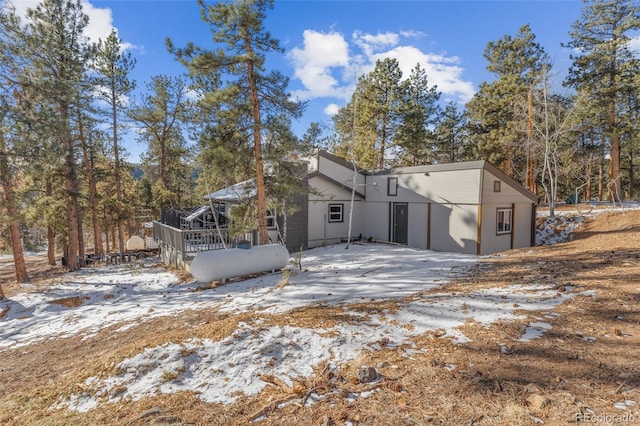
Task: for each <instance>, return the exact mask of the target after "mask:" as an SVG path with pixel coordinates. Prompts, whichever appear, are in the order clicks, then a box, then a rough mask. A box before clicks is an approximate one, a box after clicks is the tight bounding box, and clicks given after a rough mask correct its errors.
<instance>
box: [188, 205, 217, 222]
mask: <svg viewBox="0 0 640 426" xmlns="http://www.w3.org/2000/svg"><path fill="white" fill-rule="evenodd" d="M210 209H211V207H209V206H200V207H198V208H196V209H195V210H193V211H192V212H191V214H189V216H187V217H185V218H184V220H186V221H187V222H193V221H194V220H196V218H198V217H199V216H200V215H201V214H202V213H204V212H206V211H207V210H210Z"/></svg>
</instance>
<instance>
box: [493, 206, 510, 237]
mask: <svg viewBox="0 0 640 426" xmlns="http://www.w3.org/2000/svg"><path fill="white" fill-rule="evenodd" d="M512 217H513V211H512V210H511V209H498V215H497V219H498V221H497V233H498V234H509V233H511V221H512Z"/></svg>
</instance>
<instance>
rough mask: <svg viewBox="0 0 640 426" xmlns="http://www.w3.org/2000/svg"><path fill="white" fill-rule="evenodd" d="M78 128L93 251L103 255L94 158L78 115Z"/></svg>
mask: <svg viewBox="0 0 640 426" xmlns="http://www.w3.org/2000/svg"><path fill="white" fill-rule="evenodd" d="M78 115H80V114H78ZM78 130H79V135H80V142H81V144H82V159H83V163H84V170H85V175H86V177H87V185H88V187H89V209H90V211H91V225H92V227H93V253H94V254H96V255H98V256H102V255H103V254H104V248H103V247H102V229H101V228H100V220H99V218H98V197H97V189H96V180H95V178H94V176H93V159H92V156H90V155H89V148H88V146H87V140H86V138H85V134H84V127H83V125H82V120H81V119H80V117H78Z"/></svg>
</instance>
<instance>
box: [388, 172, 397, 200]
mask: <svg viewBox="0 0 640 426" xmlns="http://www.w3.org/2000/svg"><path fill="white" fill-rule="evenodd" d="M387 195H389V196H392V197H395V196H396V195H398V178H397V177H390V178H387Z"/></svg>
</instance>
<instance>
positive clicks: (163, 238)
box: [153, 221, 254, 267]
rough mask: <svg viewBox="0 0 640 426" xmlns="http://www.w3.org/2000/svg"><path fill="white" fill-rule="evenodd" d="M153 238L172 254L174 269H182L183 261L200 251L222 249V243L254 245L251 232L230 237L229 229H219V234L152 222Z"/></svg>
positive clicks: (231, 245)
mask: <svg viewBox="0 0 640 426" xmlns="http://www.w3.org/2000/svg"><path fill="white" fill-rule="evenodd" d="M153 236H154V237H155V238H156V239H157V240H158V241H159V242H160V247H161V248H164V249H165V250H168V251H171V252H172V256H170V257H171V258H172V260H171V262H170V264H172V266H176V267H182V266H181V265H183V264H184V262H185V261H188V260H191V259H193V258H194V257H195V255H196V254H198V253H199V252H201V251H208V250H220V249H223V248H224V245H223V243H222V242H223V241H224V243H225V244H226V246H227V247H235V245H236V243H237V242H238V241H241V240H246V241H249V242H250V243H251V244H252V245H253V243H254V235H253V233H251V232H250V233H247V234H244V235H242V236H236V237H232V236H231V234H230V232H229V229H220V233H218V231H217V230H216V229H197V230H183V229H178V228H174V227H172V226H169V225H165V224H163V223H160V222H158V221H155V222H153ZM221 236H222V238H220V237H221ZM163 257H164V256H163ZM174 258H175V259H174ZM165 261H166V260H165Z"/></svg>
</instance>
